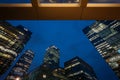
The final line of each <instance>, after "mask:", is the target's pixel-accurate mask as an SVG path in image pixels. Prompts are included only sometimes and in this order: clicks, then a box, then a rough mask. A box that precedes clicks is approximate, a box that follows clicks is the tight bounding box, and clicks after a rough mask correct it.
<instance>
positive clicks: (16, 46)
mask: <svg viewBox="0 0 120 80" xmlns="http://www.w3.org/2000/svg"><path fill="white" fill-rule="evenodd" d="M31 34H32V33H31V32H30V31H29V30H27V29H26V28H24V27H23V26H21V25H19V26H17V27H14V26H12V25H11V24H10V23H8V22H6V21H0V75H2V74H4V73H5V72H6V71H7V69H8V68H9V67H10V66H11V64H12V62H13V61H14V60H15V58H16V57H17V55H18V54H19V53H20V52H21V51H22V50H23V48H24V46H25V44H26V43H27V42H28V40H29V39H30V37H31Z"/></svg>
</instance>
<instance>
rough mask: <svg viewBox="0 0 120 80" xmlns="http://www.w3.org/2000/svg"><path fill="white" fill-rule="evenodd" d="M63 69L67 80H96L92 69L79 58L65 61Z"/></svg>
mask: <svg viewBox="0 0 120 80" xmlns="http://www.w3.org/2000/svg"><path fill="white" fill-rule="evenodd" d="M64 69H65V76H66V77H67V78H68V79H69V80H97V78H96V75H95V73H94V71H93V69H92V67H91V66H90V65H88V64H87V63H86V62H84V61H83V60H82V59H80V58H79V57H74V58H72V59H70V60H68V61H66V62H65V63H64Z"/></svg>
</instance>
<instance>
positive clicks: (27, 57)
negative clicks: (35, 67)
mask: <svg viewBox="0 0 120 80" xmlns="http://www.w3.org/2000/svg"><path fill="white" fill-rule="evenodd" d="M33 58H34V53H33V52H32V51H31V50H27V51H26V52H25V53H24V54H23V55H22V56H21V57H20V59H19V60H18V61H17V63H16V64H15V66H14V67H13V69H12V70H11V72H10V73H9V75H8V77H7V80H16V79H17V78H19V80H22V78H23V77H24V75H26V74H27V71H28V69H29V67H30V65H31V63H32V60H33Z"/></svg>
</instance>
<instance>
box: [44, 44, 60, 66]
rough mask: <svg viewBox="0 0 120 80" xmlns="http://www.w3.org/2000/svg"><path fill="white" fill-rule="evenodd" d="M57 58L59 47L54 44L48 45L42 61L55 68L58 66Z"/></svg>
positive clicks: (58, 57) (58, 58) (58, 56)
mask: <svg viewBox="0 0 120 80" xmlns="http://www.w3.org/2000/svg"><path fill="white" fill-rule="evenodd" d="M59 60H60V53H59V49H58V48H57V47H55V46H50V47H48V48H47V49H46V53H45V56H44V60H43V63H46V64H48V65H50V66H52V68H57V67H59V63H60V61H59Z"/></svg>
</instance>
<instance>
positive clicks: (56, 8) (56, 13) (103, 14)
mask: <svg viewBox="0 0 120 80" xmlns="http://www.w3.org/2000/svg"><path fill="white" fill-rule="evenodd" d="M105 19H107V20H108V19H109V20H113V19H120V4H89V3H88V1H87V0H81V2H80V3H71V4H70V3H66V4H60V3H58V4H57V3H56V4H55V3H51V4H40V3H39V1H38V0H31V4H0V20H105Z"/></svg>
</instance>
